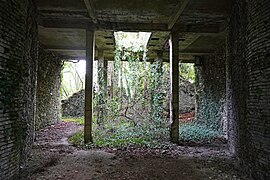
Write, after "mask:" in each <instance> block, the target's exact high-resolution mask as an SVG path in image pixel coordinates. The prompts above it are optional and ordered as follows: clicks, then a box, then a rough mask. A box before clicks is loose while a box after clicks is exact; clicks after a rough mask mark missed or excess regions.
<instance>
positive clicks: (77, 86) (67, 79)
mask: <svg viewBox="0 0 270 180" xmlns="http://www.w3.org/2000/svg"><path fill="white" fill-rule="evenodd" d="M80 65H81V64H80V63H72V62H65V63H64V64H63V66H62V71H61V78H62V80H61V89H60V92H61V98H62V99H65V98H67V97H69V96H70V95H72V94H73V93H74V92H78V91H79V90H81V89H83V87H84V81H85V79H84V74H83V73H82V72H80Z"/></svg>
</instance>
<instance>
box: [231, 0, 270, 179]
mask: <svg viewBox="0 0 270 180" xmlns="http://www.w3.org/2000/svg"><path fill="white" fill-rule="evenodd" d="M269 7H270V1H268V0H261V1H256V0H250V1H244V0H237V1H235V2H234V5H233V7H232V11H231V16H230V23H229V33H228V52H229V53H228V67H227V68H228V74H227V75H228V76H227V78H228V84H227V85H228V86H227V88H228V91H227V93H228V100H229V104H228V112H229V113H228V115H229V119H231V121H230V123H231V124H230V125H231V129H232V131H230V134H229V135H230V139H231V140H230V147H231V150H233V151H234V152H235V153H236V155H237V157H239V160H240V161H239V162H240V165H241V166H240V167H241V168H242V169H243V168H244V169H245V170H246V172H248V173H249V174H250V175H251V177H252V178H253V179H270V166H269V164H270V131H269V129H270V93H269V92H270V54H269V49H270V38H269V37H270V28H269V27H270V18H269V17H270V9H269ZM233 130H236V131H233ZM233 132H237V133H233Z"/></svg>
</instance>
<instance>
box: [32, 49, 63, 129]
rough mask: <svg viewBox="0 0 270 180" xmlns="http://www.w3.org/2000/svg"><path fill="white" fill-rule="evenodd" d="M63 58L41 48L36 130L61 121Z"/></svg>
mask: <svg viewBox="0 0 270 180" xmlns="http://www.w3.org/2000/svg"><path fill="white" fill-rule="evenodd" d="M61 64H62V61H61V58H60V57H59V56H57V54H54V53H52V52H50V51H45V50H44V49H43V47H42V46H40V47H39V58H38V74H37V106H36V109H37V111H36V121H35V128H36V129H40V128H43V127H46V126H48V125H50V124H54V123H56V122H58V121H59V120H60V114H61V113H60V109H61V107H60V85H61Z"/></svg>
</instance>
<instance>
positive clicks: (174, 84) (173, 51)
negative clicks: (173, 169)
mask: <svg viewBox="0 0 270 180" xmlns="http://www.w3.org/2000/svg"><path fill="white" fill-rule="evenodd" d="M170 124H171V132H170V138H171V141H172V142H173V143H178V141H179V45H178V33H177V32H172V33H171V35H170Z"/></svg>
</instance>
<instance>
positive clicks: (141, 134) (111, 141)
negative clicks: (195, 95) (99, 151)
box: [69, 123, 169, 148]
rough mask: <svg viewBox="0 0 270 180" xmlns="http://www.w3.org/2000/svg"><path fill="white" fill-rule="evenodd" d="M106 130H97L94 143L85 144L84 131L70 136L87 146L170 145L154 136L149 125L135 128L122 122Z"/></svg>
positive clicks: (77, 142) (73, 140) (74, 142)
mask: <svg viewBox="0 0 270 180" xmlns="http://www.w3.org/2000/svg"><path fill="white" fill-rule="evenodd" d="M105 129H106V130H105V131H104V132H101V131H95V134H94V139H95V141H94V143H93V144H91V143H90V144H86V145H84V144H83V131H80V132H78V133H77V134H75V135H74V136H72V137H70V138H69V141H71V142H72V143H73V144H75V145H77V146H83V147H87V148H103V147H110V148H127V147H149V148H158V147H164V146H168V145H169V144H168V143H164V141H163V140H162V139H159V138H158V137H154V138H153V136H152V135H153V133H152V132H153V131H150V130H149V128H147V127H140V128H135V127H134V126H133V125H132V124H130V123H122V124H119V125H118V126H111V128H109V127H106V128H105Z"/></svg>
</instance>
